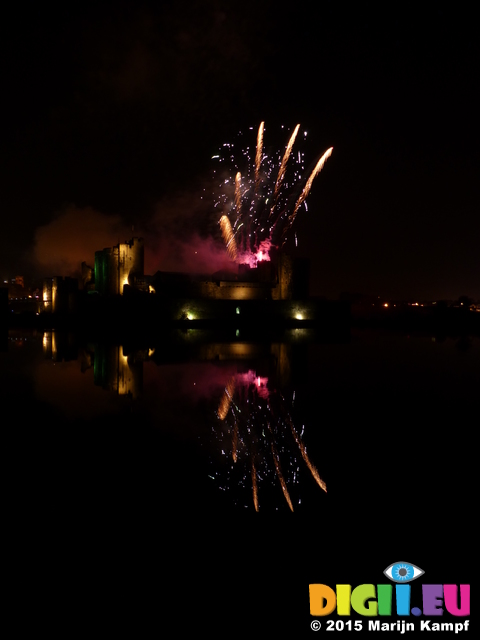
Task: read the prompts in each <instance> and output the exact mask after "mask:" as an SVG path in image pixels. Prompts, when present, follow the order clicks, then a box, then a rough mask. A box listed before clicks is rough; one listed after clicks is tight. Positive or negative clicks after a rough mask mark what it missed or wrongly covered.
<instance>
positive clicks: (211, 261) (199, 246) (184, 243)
mask: <svg viewBox="0 0 480 640" xmlns="http://www.w3.org/2000/svg"><path fill="white" fill-rule="evenodd" d="M203 195H204V192H203V190H200V191H198V190H197V191H194V192H193V193H192V192H190V193H188V194H177V195H175V196H171V197H168V198H164V199H163V200H161V201H160V202H159V203H158V204H157V205H156V206H155V208H154V211H153V214H152V215H151V216H150V218H149V219H148V220H147V221H146V222H141V223H139V224H135V225H133V227H132V225H130V224H127V223H126V222H125V220H124V219H123V218H122V217H121V216H119V215H107V214H105V213H102V212H100V211H96V210H95V209H93V208H92V207H86V208H79V207H76V206H75V205H73V204H72V205H69V206H68V207H66V208H65V209H64V210H63V211H61V212H59V213H58V214H57V216H56V217H55V219H54V220H52V221H51V222H50V223H49V224H47V225H45V226H42V227H40V228H39V229H37V231H36V233H35V238H34V248H33V260H34V263H35V269H36V271H37V273H38V275H39V276H53V275H58V276H77V275H79V274H80V272H81V263H82V262H84V261H85V262H87V264H89V265H91V266H93V264H94V258H95V251H99V250H101V249H104V248H105V247H113V246H114V245H116V244H118V243H119V242H125V241H128V240H130V239H131V238H132V237H134V236H136V237H143V239H144V243H145V273H146V274H149V275H153V274H154V273H156V272H157V271H181V272H186V273H192V274H193V273H197V274H212V273H214V272H215V271H218V270H220V269H229V268H232V266H233V263H232V261H231V260H230V259H229V258H228V256H227V254H226V251H225V245H224V243H223V242H222V240H221V237H220V230H219V226H218V220H217V215H216V214H215V212H214V211H212V207H211V201H210V202H207V201H206V200H204V199H203Z"/></svg>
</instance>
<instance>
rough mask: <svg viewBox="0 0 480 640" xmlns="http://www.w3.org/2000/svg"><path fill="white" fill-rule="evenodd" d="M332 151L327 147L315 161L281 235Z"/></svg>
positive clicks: (292, 219)
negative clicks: (313, 167)
mask: <svg viewBox="0 0 480 640" xmlns="http://www.w3.org/2000/svg"><path fill="white" fill-rule="evenodd" d="M332 151H333V147H330V149H327V150H326V151H325V153H324V154H323V156H322V157H321V158H320V160H319V161H318V162H317V164H316V166H315V169H314V170H313V171H312V173H311V175H310V177H309V179H308V180H307V182H306V184H305V186H304V188H303V191H302V193H301V194H300V197H299V198H298V200H297V203H296V205H295V209H294V210H293V213H292V214H291V215H290V216H288V220H289V224H288V226H287V227H286V228H285V230H284V232H283V235H285V232H286V231H287V230H288V229H289V228H290V227H291V226H292V224H293V222H294V220H295V218H296V217H297V212H298V210H299V208H300V206H301V205H302V203H303V202H304V201H305V198H306V197H307V196H308V194H309V193H310V189H311V188H312V184H313V181H314V180H315V178H316V177H317V176H318V174H319V173H320V171H321V170H322V169H323V167H324V165H325V162H326V161H327V160H328V158H329V157H330V156H331V155H332Z"/></svg>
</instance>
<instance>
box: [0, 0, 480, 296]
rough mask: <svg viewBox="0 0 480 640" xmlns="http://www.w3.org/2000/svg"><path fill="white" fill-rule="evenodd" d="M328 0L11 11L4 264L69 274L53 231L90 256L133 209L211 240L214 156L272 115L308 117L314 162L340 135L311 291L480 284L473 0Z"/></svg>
mask: <svg viewBox="0 0 480 640" xmlns="http://www.w3.org/2000/svg"><path fill="white" fill-rule="evenodd" d="M317 4H318V7H317V6H316V5H314V4H312V3H306V2H297V3H293V4H292V5H291V6H288V10H287V5H281V4H279V3H278V2H269V1H262V0H258V1H257V2H251V1H250V0H248V1H247V2H241V3H233V2H232V3H222V2H218V1H215V0H207V1H203V2H193V1H189V2H165V3H160V2H144V3H138V2H136V3H126V2H123V3H122V2H120V3H115V4H113V3H112V4H107V3H97V4H96V6H95V7H93V8H91V7H89V6H85V5H81V4H74V3H64V6H63V8H60V9H59V8H58V6H55V7H53V6H49V5H48V3H47V4H44V3H41V4H37V5H35V6H34V7H33V8H32V7H30V8H25V7H24V6H21V5H18V7H17V8H16V9H11V10H10V11H9V13H7V14H4V15H3V18H2V26H1V31H2V33H1V38H0V47H1V49H2V53H1V58H0V59H1V68H2V71H1V78H2V109H1V112H2V124H3V127H2V145H1V156H0V157H1V189H0V207H1V208H0V211H1V216H2V231H1V236H0V238H1V240H0V276H2V279H3V278H6V277H12V276H15V275H17V274H20V273H23V274H25V275H27V276H33V275H47V274H46V273H45V270H46V269H49V268H50V269H54V268H56V269H57V270H60V269H61V268H62V267H61V266H60V262H58V263H57V262H55V260H56V256H55V255H54V254H55V247H54V245H53V246H52V244H51V241H52V238H53V239H54V240H55V241H57V242H58V243H59V245H61V246H59V255H60V254H61V253H62V252H70V255H71V256H72V260H73V262H75V261H76V260H77V258H78V260H79V259H80V258H82V259H86V260H87V261H92V259H93V255H92V253H91V250H92V247H91V244H92V242H94V243H95V246H94V248H98V249H101V248H103V247H104V246H112V245H113V244H116V243H117V242H118V240H119V239H120V240H126V239H127V238H128V237H130V236H131V235H132V225H134V227H135V229H136V230H141V231H142V233H143V235H144V237H145V242H146V244H147V245H149V242H150V240H151V247H153V248H155V251H156V250H157V249H156V247H160V246H161V245H160V244H159V242H158V235H159V234H161V233H164V235H165V229H167V230H168V232H170V233H172V231H174V232H175V233H185V236H186V237H189V236H190V235H191V234H198V237H205V235H206V234H208V233H209V232H210V231H211V230H212V229H214V230H215V229H216V217H215V213H214V212H213V211H212V213H211V215H210V214H209V215H210V218H208V215H207V218H205V215H204V214H203V213H202V215H200V214H199V215H198V216H197V215H196V209H197V205H196V202H197V201H198V198H199V194H200V193H201V192H202V189H203V188H204V187H206V188H208V185H209V182H208V181H209V180H210V170H211V166H212V165H211V156H212V155H213V154H214V153H215V152H216V151H217V149H218V147H219V146H220V145H221V144H222V143H223V142H226V141H230V140H232V139H233V138H234V136H235V135H236V133H237V132H238V131H239V130H244V131H248V128H249V127H254V128H255V130H256V128H257V127H258V125H259V123H260V121H265V127H266V131H265V144H266V145H267V146H268V145H269V144H272V145H273V146H274V147H275V148H280V147H282V145H285V143H286V139H285V136H284V135H280V133H279V132H280V125H282V124H284V125H285V126H287V127H290V128H292V127H294V126H295V125H296V124H297V123H301V124H302V129H305V130H307V131H308V137H307V142H306V143H305V144H303V143H302V150H303V151H304V152H305V157H306V161H307V166H313V164H314V163H315V161H316V160H317V159H318V157H319V156H320V155H321V154H322V153H323V152H324V151H325V150H326V149H327V148H328V147H330V146H333V147H334V151H333V155H332V157H331V158H330V159H329V161H328V163H327V164H326V165H325V168H324V170H323V172H322V173H321V174H320V176H318V178H317V179H316V181H315V183H314V185H313V188H312V192H311V194H310V196H309V199H308V212H302V213H301V215H299V216H298V218H297V220H296V232H297V237H298V247H297V248H296V249H294V251H295V252H296V253H297V254H298V255H305V256H309V257H310V258H311V260H312V287H311V288H312V292H313V293H315V294H323V295H327V296H329V297H336V296H338V295H339V293H341V292H342V291H352V292H354V291H356V292H363V293H368V294H374V295H381V296H385V297H394V298H403V297H418V298H424V299H440V298H457V297H458V296H460V295H469V296H471V297H473V298H480V249H479V247H480V215H479V211H480V207H479V193H480V190H479V176H480V166H479V157H480V154H479V142H480V136H479V116H478V113H480V104H479V99H478V95H479V91H478V77H479V59H480V56H479V40H478V34H477V33H476V28H475V25H476V24H477V23H476V19H475V13H474V9H473V8H472V9H466V8H462V7H461V6H460V5H458V4H457V5H455V4H454V5H451V9H450V10H447V9H446V8H442V7H441V5H438V6H437V5H436V4H434V3H429V4H430V5H431V6H430V8H425V7H424V8H420V9H419V8H418V7H413V5H412V7H408V6H407V5H406V4H405V3H401V4H400V3H396V4H392V3H387V4H385V6H384V7H383V8H380V9H378V7H376V8H375V9H373V8H371V7H369V6H368V5H365V4H364V3H355V6H354V7H353V8H352V6H351V3H341V2H321V3H317ZM465 6H466V5H465ZM313 7H314V8H313ZM254 136H255V132H254V133H253V140H252V144H254V142H255V140H254ZM217 217H218V216H217ZM197 224H198V229H196V228H195V227H196V225H197ZM149 230H150V231H151V233H152V237H151V239H150V238H149V236H148V232H149ZM212 233H214V232H212ZM49 242H50V244H49ZM89 242H90V244H89ZM96 243H98V244H96ZM84 246H85V252H86V254H87V255H84V256H83V251H84V249H83V247H84ZM162 251H163V249H161V248H159V249H158V254H157V253H155V256H156V255H158V265H154V267H155V269H156V268H158V269H161V268H165V267H166V266H168V264H167V262H168V260H167V259H166V258H165V255H164V254H163V253H162ZM46 255H48V256H49V257H50V258H51V264H49V263H48V260H47V259H46V257H45V256H46ZM149 267H150V268H151V269H153V267H152V256H150V262H149ZM63 268H65V269H66V268H67V267H66V266H65V264H64V267H63ZM50 275H53V274H52V273H50Z"/></svg>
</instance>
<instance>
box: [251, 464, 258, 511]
mask: <svg viewBox="0 0 480 640" xmlns="http://www.w3.org/2000/svg"><path fill="white" fill-rule="evenodd" d="M252 491H253V504H254V507H255V511H258V487H257V470H256V469H255V461H254V459H253V456H252Z"/></svg>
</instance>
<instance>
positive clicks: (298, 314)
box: [295, 313, 303, 320]
mask: <svg viewBox="0 0 480 640" xmlns="http://www.w3.org/2000/svg"><path fill="white" fill-rule="evenodd" d="M295 318H296V320H303V316H302V314H301V313H297V315H296V316H295Z"/></svg>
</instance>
